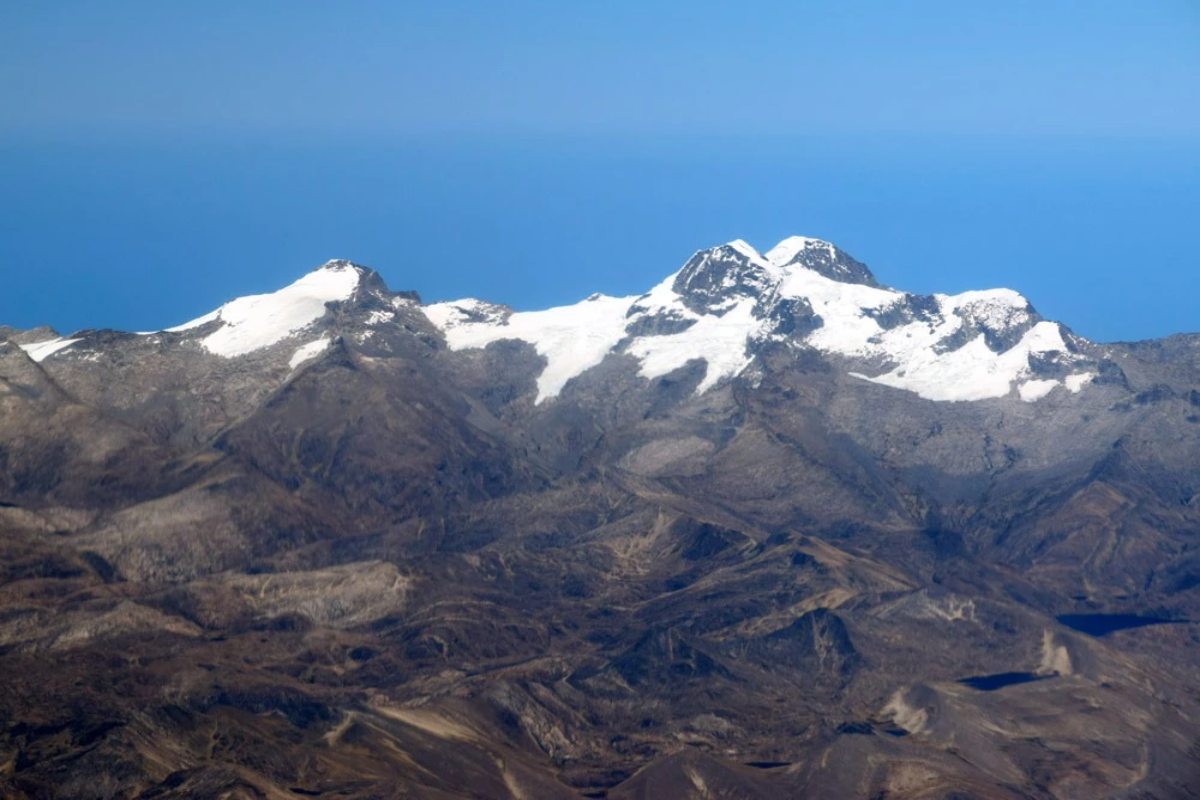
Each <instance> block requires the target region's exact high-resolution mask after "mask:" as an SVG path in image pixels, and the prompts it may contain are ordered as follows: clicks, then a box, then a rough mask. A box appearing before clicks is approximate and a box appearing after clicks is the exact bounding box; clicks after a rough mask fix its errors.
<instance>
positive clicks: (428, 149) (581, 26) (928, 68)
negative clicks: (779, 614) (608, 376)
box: [0, 0, 1200, 339]
mask: <svg viewBox="0 0 1200 800" xmlns="http://www.w3.org/2000/svg"><path fill="white" fill-rule="evenodd" d="M0 44H2V45H3V46H2V47H0V82H2V84H0V85H3V86H4V87H5V92H4V95H5V102H4V104H3V107H0V185H3V186H4V187H5V189H6V190H5V191H4V192H3V193H2V194H0V285H2V286H3V290H2V293H0V323H9V324H16V325H19V326H31V325H34V324H39V323H48V324H52V325H54V326H55V327H58V328H60V329H61V330H64V331H69V330H73V329H77V328H82V327H120V328H129V329H149V328H156V327H161V326H165V325H169V324H173V323H176V322H179V321H182V320H184V319H187V318H190V317H192V316H195V315H197V314H199V313H202V312H203V311H206V310H208V309H209V308H211V307H213V306H215V305H217V304H219V303H220V302H223V301H224V300H227V299H229V297H231V296H234V295H237V294H245V293H248V292H255V291H266V290H269V289H272V288H275V287H277V286H279V285H281V284H283V283H286V282H288V281H289V280H291V279H293V278H294V277H296V276H297V275H298V274H300V273H302V272H303V271H305V270H306V269H308V268H309V267H311V266H313V265H315V264H317V263H320V262H321V261H323V260H325V259H326V258H330V257H335V256H336V257H347V258H352V259H354V260H357V261H360V262H363V263H367V264H370V265H372V266H374V267H376V268H377V269H379V271H380V272H381V273H383V275H384V277H385V278H386V279H387V280H388V282H389V284H391V285H392V286H393V287H394V288H415V289H417V290H419V291H421V293H422V294H423V295H424V296H426V297H427V298H430V299H434V298H446V297H455V296H461V295H465V294H474V295H479V296H484V297H487V298H489V299H494V300H498V301H502V302H508V303H510V304H512V305H514V306H517V307H520V308H530V307H537V306H543V305H546V304H549V303H556V302H570V301H573V300H575V299H578V298H579V297H581V296H584V295H586V294H588V293H589V292H591V291H597V290H598V291H605V292H608V293H629V292H635V291H640V290H642V289H644V288H647V287H648V286H650V285H651V284H653V283H654V282H656V281H657V280H658V279H659V278H661V277H662V276H663V275H665V274H667V273H668V272H670V271H672V270H673V269H675V268H676V267H677V266H678V264H679V263H681V262H682V261H683V260H684V259H686V258H687V256H688V255H689V254H690V253H691V251H692V250H694V249H696V248H699V247H702V246H706V245H710V244H714V243H718V242H721V241H725V240H728V239H730V238H734V237H742V238H746V239H748V240H749V241H751V242H752V243H754V244H757V245H760V246H762V247H768V246H770V245H771V244H773V243H774V241H775V240H777V239H779V238H782V237H783V236H785V235H787V234H790V233H802V234H807V235H813V236H821V237H824V238H829V239H831V240H833V241H835V242H837V243H839V244H841V245H842V246H843V247H845V248H846V249H847V250H849V251H850V252H851V253H852V254H854V255H855V256H857V257H858V258H860V259H861V260H864V261H866V262H867V263H868V264H870V265H871V266H872V268H873V269H874V270H875V271H876V273H877V274H878V275H879V276H880V278H881V279H883V280H884V281H885V282H888V283H891V284H893V285H896V286H899V287H901V288H906V289H910V290H914V291H957V290H962V289H967V288H980V287H985V286H996V285H1006V286H1011V287H1013V288H1016V289H1019V290H1021V291H1022V292H1024V293H1025V294H1026V295H1027V296H1029V297H1030V298H1031V299H1032V300H1033V302H1034V303H1035V305H1036V306H1038V308H1039V309H1040V310H1042V311H1043V312H1044V313H1046V314H1048V315H1050V316H1053V317H1057V318H1061V319H1063V320H1064V321H1065V322H1067V323H1068V324H1070V325H1071V326H1072V327H1074V328H1075V329H1076V330H1078V331H1079V332H1080V333H1083V334H1084V335H1087V336H1091V337H1093V338H1098V339H1127V338H1141V337H1148V336H1158V335H1164V334H1167V333H1170V332H1174V331H1182V330H1190V331H1195V330H1200V313H1198V312H1197V310H1196V309H1197V304H1196V302H1195V290H1194V286H1195V283H1196V281H1195V277H1194V276H1195V274H1196V267H1197V257H1196V254H1197V249H1196V245H1195V236H1194V229H1196V228H1197V227H1198V226H1197V224H1196V220H1197V219H1198V218H1200V4H1196V3H1194V2H1183V1H1182V0H1180V1H1178V2H1172V1H1170V0H1164V1H1163V2H1152V3H1141V4H1133V3H1116V2H1096V1H1093V2H1062V1H1060V0H1045V1H1043V2H1036V3H1032V2H1030V3H1025V2H1007V3H1003V4H1000V3H996V4H985V3H962V2H912V3H894V2H886V3H885V2H859V3H846V2H840V3H835V2H828V3H826V2H807V3H802V2H788V3H782V2H762V3H741V4H730V3H715V2H701V1H700V0H693V2H689V3H682V2H676V3H666V2H652V1H651V2H639V3H621V2H614V3H607V4H567V3H551V2H520V1H517V2H510V3H504V4H497V3H461V2H439V3H420V4H418V3H382V2H381V3H362V2H360V3H354V2H349V3H339V4H332V3H304V2H289V3H271V2H256V3H220V2H218V3H204V4H200V3H195V4H183V3H123V2H111V3H104V4H98V3H69V2H63V3H53V4H51V3H33V2H11V3H6V4H4V5H3V6H0Z"/></svg>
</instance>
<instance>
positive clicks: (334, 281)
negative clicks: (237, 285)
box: [166, 259, 367, 358]
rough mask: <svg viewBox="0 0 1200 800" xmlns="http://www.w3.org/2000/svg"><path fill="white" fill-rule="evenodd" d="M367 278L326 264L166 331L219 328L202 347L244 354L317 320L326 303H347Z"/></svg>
mask: <svg viewBox="0 0 1200 800" xmlns="http://www.w3.org/2000/svg"><path fill="white" fill-rule="evenodd" d="M365 274H367V270H366V269H365V268H364V267H360V266H358V265H356V264H353V263H351V262H349V261H345V260H340V259H339V260H333V261H327V262H325V263H324V264H322V265H321V266H320V267H317V268H316V269H315V270H313V271H312V272H310V273H308V274H307V275H305V276H304V277H302V278H300V280H298V281H296V282H295V283H292V284H289V285H288V286H285V287H284V288H282V289H280V290H278V291H275V292H271V293H269V294H255V295H248V296H246V297H239V298H237V299H235V300H230V301H229V302H228V303H226V304H225V305H223V306H221V307H220V308H218V309H216V310H215V311H211V312H209V313H208V314H205V315H204V316H202V317H197V318H196V319H194V320H192V321H190V322H185V323H184V324H182V325H178V326H176V327H174V328H167V329H166V330H167V332H171V333H177V332H182V331H188V330H191V329H194V328H199V327H201V326H205V325H208V324H210V323H214V322H216V323H220V324H219V325H218V326H217V327H216V328H215V329H214V330H213V331H212V332H211V333H209V334H208V335H206V336H205V337H204V338H203V339H201V340H200V345H201V346H202V347H203V348H204V349H205V350H207V351H208V352H210V353H214V354H216V355H219V356H225V357H226V358H231V357H233V356H240V355H245V354H246V353H250V352H253V351H255V350H259V349H262V348H264V347H269V346H270V345H273V344H275V343H276V342H278V341H280V340H282V339H284V338H286V337H287V336H289V335H291V334H293V333H297V332H299V331H301V330H303V329H304V328H307V327H308V326H309V325H311V324H313V323H314V322H316V321H317V320H319V319H320V318H321V317H323V316H324V315H325V310H326V309H325V306H326V304H327V303H333V302H339V301H344V300H347V299H349V298H350V297H351V295H353V294H354V291H355V290H356V289H357V288H358V286H359V284H360V282H361V281H362V279H363V276H364V275H365Z"/></svg>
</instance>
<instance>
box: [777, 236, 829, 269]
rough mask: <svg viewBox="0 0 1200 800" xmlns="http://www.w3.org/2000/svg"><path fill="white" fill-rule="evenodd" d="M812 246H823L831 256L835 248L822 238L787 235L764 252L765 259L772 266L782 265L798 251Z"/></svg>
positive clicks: (788, 261) (789, 260)
mask: <svg viewBox="0 0 1200 800" xmlns="http://www.w3.org/2000/svg"><path fill="white" fill-rule="evenodd" d="M812 248H823V249H825V250H826V252H828V253H829V255H830V256H831V257H832V256H833V254H834V251H835V250H836V249H837V248H835V247H834V246H833V245H832V244H830V243H829V242H827V241H825V240H824V239H813V238H812V237H810V236H789V237H787V238H786V239H784V240H782V241H781V242H779V244H777V245H775V246H774V247H772V248H771V249H770V250H768V251H767V252H766V253H765V257H766V259H767V261H769V262H770V263H771V264H772V265H773V266H776V267H782V266H783V265H784V264H787V263H790V262H791V261H792V260H793V259H794V258H795V257H796V255H797V254H798V253H800V252H801V251H804V250H809V249H812Z"/></svg>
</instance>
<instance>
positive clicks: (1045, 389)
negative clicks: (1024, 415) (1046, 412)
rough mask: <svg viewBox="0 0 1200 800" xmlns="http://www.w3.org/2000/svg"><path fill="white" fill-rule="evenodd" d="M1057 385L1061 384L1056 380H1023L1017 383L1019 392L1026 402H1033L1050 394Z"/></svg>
mask: <svg viewBox="0 0 1200 800" xmlns="http://www.w3.org/2000/svg"><path fill="white" fill-rule="evenodd" d="M1056 386H1061V384H1060V383H1059V382H1058V381H1056V380H1048V379H1047V380H1032V381H1023V382H1022V383H1020V384H1018V385H1017V394H1018V395H1020V397H1021V399H1022V400H1024V401H1025V402H1026V403H1033V402H1035V401H1037V400H1041V399H1042V398H1043V397H1045V396H1046V395H1048V394H1050V392H1052V391H1054V387H1056Z"/></svg>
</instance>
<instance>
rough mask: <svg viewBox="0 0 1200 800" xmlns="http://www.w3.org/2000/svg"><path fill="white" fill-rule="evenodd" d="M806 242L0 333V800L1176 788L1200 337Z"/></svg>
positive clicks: (1197, 590)
mask: <svg viewBox="0 0 1200 800" xmlns="http://www.w3.org/2000/svg"><path fill="white" fill-rule="evenodd" d="M813 242H815V240H797V241H794V242H792V244H790V245H788V246H786V247H785V246H784V244H786V243H784V244H781V246H780V247H782V248H783V249H782V250H781V249H780V248H776V249H775V250H773V251H771V253H769V254H765V255H763V254H758V253H757V252H756V251H753V250H752V249H750V248H748V246H745V245H743V244H742V243H732V244H731V245H726V246H723V247H719V248H713V249H712V250H707V251H702V252H701V253H698V254H697V255H696V256H695V257H694V258H693V259H692V260H690V261H689V262H687V264H686V265H685V266H684V267H683V268H682V269H681V270H680V271H679V272H678V273H676V274H675V275H673V276H671V277H670V278H668V280H667V281H665V282H664V283H663V284H661V285H660V286H659V287H657V288H656V289H654V290H652V291H651V292H649V293H648V294H647V295H644V296H642V297H639V298H626V299H620V298H593V299H591V300H589V301H584V302H583V303H581V304H579V305H578V306H576V307H569V308H568V309H566V310H560V312H556V313H557V314H558V315H557V316H536V315H530V314H521V313H516V312H513V311H512V310H511V309H507V308H504V307H502V306H496V305H492V304H490V303H482V302H479V301H462V302H457V303H450V304H437V305H434V306H427V305H422V304H421V301H420V299H419V298H418V297H417V296H416V295H414V294H412V293H408V292H393V291H391V290H389V289H388V287H386V286H385V285H384V283H383V281H382V280H381V279H380V278H379V276H378V275H376V274H375V273H374V272H372V271H370V270H368V269H366V268H363V267H358V266H356V265H351V264H348V263H346V262H331V263H330V264H327V265H325V266H324V267H322V268H321V269H320V270H318V271H317V272H314V273H312V274H311V275H310V276H309V277H308V278H305V279H303V280H302V282H301V283H300V284H296V285H294V286H301V289H293V288H292V287H289V289H288V290H284V292H287V291H291V292H292V294H284V292H281V293H277V294H276V295H267V296H260V298H257V299H256V298H250V299H249V300H248V299H246V298H243V299H242V300H239V301H234V302H233V303H231V304H229V305H227V306H224V307H222V309H221V310H219V311H218V312H214V314H213V315H209V317H207V318H201V319H200V320H197V321H195V322H194V323H192V324H191V325H189V326H181V328H179V329H176V330H170V331H161V332H157V333H153V334H132V333H123V332H117V331H81V332H77V333H73V334H71V335H70V336H69V337H60V336H59V335H58V334H57V333H55V332H53V331H49V330H44V329H37V330H32V331H19V330H15V329H11V328H0V687H3V688H2V690H0V795H3V796H5V797H16V798H20V797H28V798H40V797H72V798H117V797H139V798H166V797H202V798H203V797H212V798H219V797H220V798H240V797H246V798H250V797H256V798H284V797H288V798H292V797H330V798H332V797H339V798H367V797H413V798H460V797H473V798H525V799H527V800H533V799H539V800H540V798H558V797H562V798H571V797H576V798H577V797H590V798H612V799H613V800H616V799H617V798H689V797H694V798H780V797H813V798H873V799H876V798H888V799H889V800H893V799H895V798H929V799H930V800H932V799H933V798H938V799H939V800H942V799H946V800H948V799H949V798H956V799H957V800H965V799H966V798H978V799H979V800H983V799H984V798H1101V797H1105V798H1107V797H1112V798H1130V799H1132V798H1146V799H1149V798H1186V797H1200V689H1198V688H1197V687H1200V625H1198V624H1197V621H1200V336H1194V335H1180V336H1177V337H1173V338H1169V339H1164V340H1160V341H1151V342H1139V343H1132V344H1097V343H1093V342H1088V341H1086V340H1084V339H1082V338H1080V337H1078V336H1075V335H1074V334H1073V333H1071V332H1070V330H1069V328H1066V327H1065V326H1059V325H1057V323H1049V322H1047V321H1044V320H1042V319H1041V318H1040V316H1038V315H1037V314H1036V311H1034V310H1033V309H1032V307H1029V306H1027V304H1025V301H1024V300H1023V298H1019V296H1017V295H1015V293H1009V294H1003V295H1000V294H987V295H981V296H980V297H975V296H974V295H972V296H971V297H964V296H958V297H956V298H947V297H946V296H941V295H939V296H935V297H933V298H924V297H919V296H915V295H909V294H904V293H901V292H895V291H894V290H889V289H886V287H879V286H878V284H877V283H876V281H875V279H874V278H873V277H872V276H871V273H870V272H869V270H868V269H867V268H866V267H865V266H863V265H862V264H859V263H858V262H857V261H854V260H853V259H852V258H850V257H849V256H847V255H846V254H844V253H842V252H841V251H840V250H837V249H836V248H833V247H832V246H829V245H826V244H825V243H819V242H818V243H816V244H812V243H813ZM810 273H811V274H810ZM314 276H315V277H314ZM304 281H307V283H305V282H304ZM329 287H333V288H329ZM326 291H330V292H333V293H334V299H328V296H327V295H324V294H322V292H326ZM263 297H265V298H268V299H267V300H263V299H262V298H263ZM271 298H274V299H271ZM664 298H665V299H664ZM250 301H253V302H250ZM272 303H274V305H272ZM280 309H283V311H281V310H280ZM297 309H300V310H299V311H297ZM306 309H307V310H306ZM847 309H849V310H847ZM284 311H286V314H284ZM539 313H542V314H543V315H546V314H550V313H551V312H539ZM280 314H284V316H286V319H285V320H284V321H283V322H278V319H283V317H279V315H280ZM288 315H290V316H288ZM838 315H842V316H838ZM272 320H274V322H273V321H272ZM297 320H299V322H297ZM271 325H275V326H276V327H275V328H271ZM280 325H282V327H279V326H280ZM839 326H841V327H839ZM276 329H278V330H276ZM860 330H862V331H864V332H863V334H862V338H861V339H855V338H852V337H853V336H858V333H857V332H858V331H860ZM264 331H265V332H264ZM689 332H690V333H689ZM702 334H703V335H702ZM835 334H836V336H835ZM273 337H274V338H273ZM689 337H691V338H689ZM739 337H740V338H739ZM922 337H928V341H926V339H925V338H922ZM64 342H65V344H64ZM1006 370H1007V372H1006Z"/></svg>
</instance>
